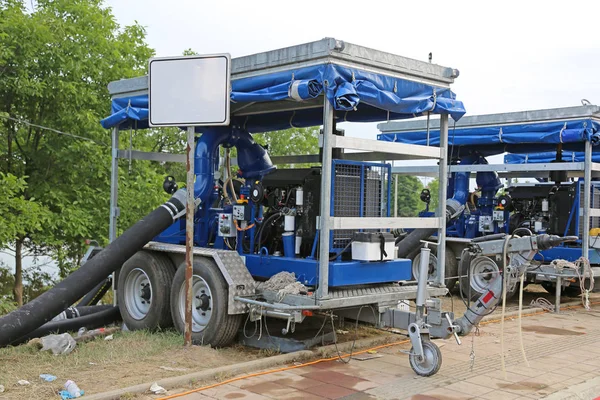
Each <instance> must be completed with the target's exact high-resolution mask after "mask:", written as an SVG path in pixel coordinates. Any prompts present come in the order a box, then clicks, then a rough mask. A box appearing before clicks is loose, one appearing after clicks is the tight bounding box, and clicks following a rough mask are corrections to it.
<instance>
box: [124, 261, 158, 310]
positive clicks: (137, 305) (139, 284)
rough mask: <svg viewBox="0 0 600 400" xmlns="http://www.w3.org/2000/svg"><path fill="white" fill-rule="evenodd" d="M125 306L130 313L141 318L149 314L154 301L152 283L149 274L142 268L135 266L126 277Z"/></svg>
mask: <svg viewBox="0 0 600 400" xmlns="http://www.w3.org/2000/svg"><path fill="white" fill-rule="evenodd" d="M124 290H125V296H124V297H125V307H127V312H128V313H129V315H130V316H131V317H132V318H133V319H136V320H138V321H139V320H141V319H144V318H145V317H146V315H148V311H150V305H151V303H152V284H151V283H150V278H149V277H148V274H146V272H144V271H143V270H142V269H140V268H134V269H132V270H131V271H129V274H127V279H125V287H124Z"/></svg>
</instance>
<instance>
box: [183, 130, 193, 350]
mask: <svg viewBox="0 0 600 400" xmlns="http://www.w3.org/2000/svg"><path fill="white" fill-rule="evenodd" d="M194 137H195V129H194V127H193V126H190V127H188V129H187V147H186V155H187V157H186V161H187V163H186V169H187V184H186V189H187V199H186V209H185V329H184V345H185V346H191V345H192V297H193V294H192V286H193V285H192V276H193V265H194V210H195V204H194Z"/></svg>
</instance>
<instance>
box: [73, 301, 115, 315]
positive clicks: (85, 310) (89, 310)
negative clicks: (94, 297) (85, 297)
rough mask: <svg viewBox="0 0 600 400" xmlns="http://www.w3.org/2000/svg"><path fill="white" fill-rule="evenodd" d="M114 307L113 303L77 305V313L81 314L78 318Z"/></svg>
mask: <svg viewBox="0 0 600 400" xmlns="http://www.w3.org/2000/svg"><path fill="white" fill-rule="evenodd" d="M113 307H114V306H113V305H112V304H101V305H99V306H77V307H75V308H76V309H77V313H78V314H79V317H77V318H80V317H85V316H86V315H91V314H96V313H99V312H101V311H106V310H110V309H111V308H113Z"/></svg>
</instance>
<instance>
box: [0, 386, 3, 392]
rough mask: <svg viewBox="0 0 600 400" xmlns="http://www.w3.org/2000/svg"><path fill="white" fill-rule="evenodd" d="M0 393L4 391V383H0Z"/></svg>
mask: <svg viewBox="0 0 600 400" xmlns="http://www.w3.org/2000/svg"><path fill="white" fill-rule="evenodd" d="M0 393H4V385H0Z"/></svg>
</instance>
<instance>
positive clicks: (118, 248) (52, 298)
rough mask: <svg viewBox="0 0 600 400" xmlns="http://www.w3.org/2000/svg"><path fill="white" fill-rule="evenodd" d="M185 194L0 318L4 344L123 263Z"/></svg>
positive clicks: (161, 226)
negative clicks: (49, 287)
mask: <svg viewBox="0 0 600 400" xmlns="http://www.w3.org/2000/svg"><path fill="white" fill-rule="evenodd" d="M185 197H186V192H185V190H179V191H177V192H176V193H175V194H174V195H173V197H171V199H169V201H168V202H167V203H165V204H163V205H161V206H160V207H158V208H157V209H155V210H154V211H152V212H151V213H150V214H148V215H147V216H146V217H144V218H143V219H142V220H140V221H138V222H137V223H136V224H135V225H133V226H132V227H131V228H129V229H128V230H127V231H125V232H124V233H123V235H121V236H119V237H118V238H117V239H116V240H115V241H114V242H112V243H111V244H109V245H108V246H107V247H106V248H105V249H104V250H102V251H101V252H100V253H98V254H97V255H96V256H94V258H92V259H91V260H89V261H88V262H86V263H85V264H84V265H83V266H82V267H81V268H79V269H78V270H76V271H75V272H73V273H72V274H71V275H69V276H68V277H67V278H65V279H64V280H62V281H61V282H59V283H58V284H57V285H56V286H55V287H53V288H52V289H50V290H48V291H47V292H45V293H43V294H42V295H40V296H39V297H36V298H35V299H33V300H32V301H30V302H29V303H27V304H25V305H24V306H22V307H21V308H19V309H17V310H15V311H13V312H11V313H10V314H8V315H6V316H4V317H2V318H0V347H3V346H6V345H8V344H9V343H12V342H13V341H14V340H16V339H18V338H20V337H22V336H24V335H27V334H28V333H29V332H31V331H33V330H35V329H37V328H39V327H40V326H42V325H43V324H44V323H46V322H48V321H49V320H50V319H52V318H54V316H56V315H58V314H60V313H61V312H62V311H63V310H65V309H66V308H67V307H69V306H70V305H71V304H73V303H74V302H75V301H77V299H79V298H81V297H83V296H84V295H85V294H86V293H88V292H89V291H90V290H92V289H93V288H94V287H95V286H96V285H98V283H99V282H101V281H102V280H103V279H106V277H107V276H108V275H109V274H110V273H112V272H113V271H115V270H116V269H117V268H119V267H121V266H122V265H123V263H124V262H125V261H127V260H128V259H129V258H131V256H133V255H134V254H135V253H136V252H137V251H139V250H141V249H142V248H143V247H144V245H145V244H146V243H148V242H149V241H150V240H152V238H153V237H155V236H156V235H158V234H159V233H160V232H162V231H163V230H165V229H166V228H168V227H169V225H171V224H172V223H173V221H174V220H175V218H174V215H176V214H177V213H179V212H180V211H182V210H183V209H184V206H185Z"/></svg>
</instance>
